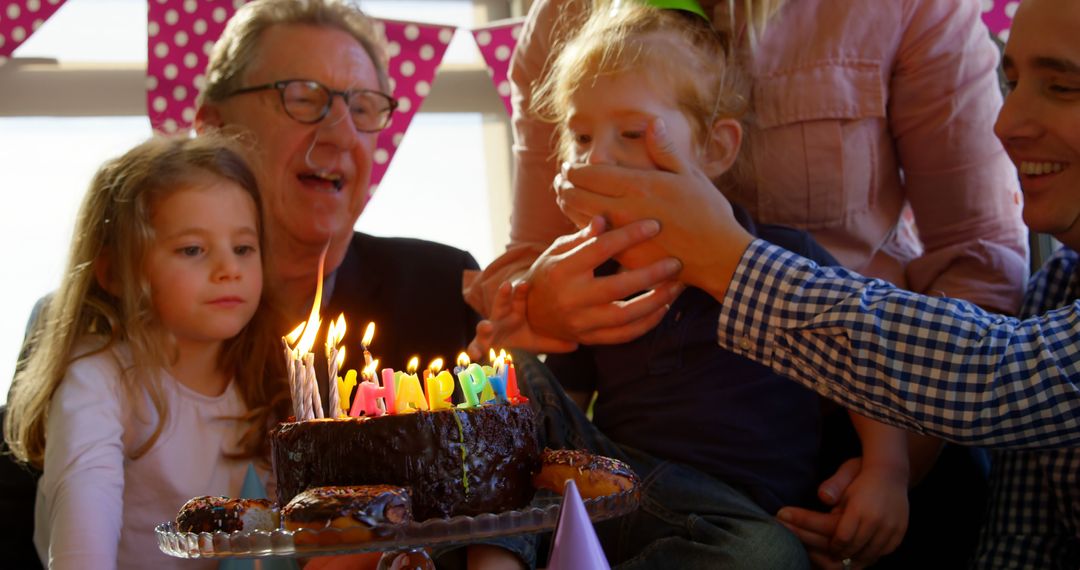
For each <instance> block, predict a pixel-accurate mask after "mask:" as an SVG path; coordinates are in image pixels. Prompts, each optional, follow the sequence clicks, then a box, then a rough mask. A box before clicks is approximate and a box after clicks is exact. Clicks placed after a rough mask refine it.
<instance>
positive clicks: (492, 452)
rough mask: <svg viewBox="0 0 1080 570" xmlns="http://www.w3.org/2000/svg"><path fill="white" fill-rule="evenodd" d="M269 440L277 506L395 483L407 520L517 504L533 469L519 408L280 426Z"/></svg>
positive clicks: (525, 419) (532, 442) (533, 451)
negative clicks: (322, 491)
mask: <svg viewBox="0 0 1080 570" xmlns="http://www.w3.org/2000/svg"><path fill="white" fill-rule="evenodd" d="M271 444H272V447H273V462H274V473H275V475H276V477H277V495H278V496H277V499H278V504H280V505H284V504H287V503H288V502H289V501H290V500H291V499H292V498H293V496H295V495H297V494H298V493H300V492H302V491H304V490H305V489H307V488H309V487H323V486H328V485H376V484H386V485H397V486H401V487H407V488H409V490H410V493H411V497H412V506H413V518H414V519H416V520H424V519H427V518H432V517H450V516H457V515H477V514H480V513H498V512H501V511H505V510H508V509H516V508H520V507H523V506H525V505H526V504H528V502H529V501H530V500H531V499H532V496H533V492H534V488H533V485H532V475H533V474H534V473H536V472H537V471H539V467H540V449H539V446H538V443H537V439H536V430H535V428H534V423H533V412H532V409H531V408H530V407H529V406H528V405H527V404H519V405H486V406H479V407H474V408H466V409H450V410H439V411H435V412H415V413H411V414H402V415H390V416H380V417H371V418H369V417H355V418H353V417H350V418H340V419H335V420H329V419H317V420H308V421H303V422H293V423H283V424H281V425H280V426H278V428H277V429H276V430H274V432H273V433H272V434H271Z"/></svg>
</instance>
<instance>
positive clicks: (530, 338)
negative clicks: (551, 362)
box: [467, 282, 577, 362]
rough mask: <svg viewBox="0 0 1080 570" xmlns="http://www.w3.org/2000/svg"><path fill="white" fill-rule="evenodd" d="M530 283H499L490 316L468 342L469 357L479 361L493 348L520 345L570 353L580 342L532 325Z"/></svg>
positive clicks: (534, 348)
mask: <svg viewBox="0 0 1080 570" xmlns="http://www.w3.org/2000/svg"><path fill="white" fill-rule="evenodd" d="M528 298H529V284H528V283H518V284H517V285H512V284H511V283H509V282H506V283H503V284H502V285H500V286H499V289H498V291H496V293H495V300H494V302H493V303H492V306H491V317H490V318H488V319H485V320H482V321H480V322H479V323H477V324H476V336H475V337H473V340H472V342H470V343H469V348H468V349H467V352H468V354H469V358H471V359H472V360H473V361H474V362H477V361H479V360H481V359H483V358H484V357H485V356H487V352H488V350H489V349H491V348H521V349H524V350H528V351H530V352H534V353H557V352H570V351H572V350H575V349H576V348H577V343H574V342H570V341H566V340H562V339H557V338H552V337H547V336H543V335H540V334H538V333H536V332H534V331H533V330H532V327H530V326H529V320H528V319H527V318H526V315H525V311H526V307H527V306H528Z"/></svg>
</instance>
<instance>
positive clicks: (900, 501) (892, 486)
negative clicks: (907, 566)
mask: <svg viewBox="0 0 1080 570" xmlns="http://www.w3.org/2000/svg"><path fill="white" fill-rule="evenodd" d="M907 491H908V473H907V472H906V470H904V469H898V468H894V467H891V466H887V465H874V464H870V463H868V462H866V461H861V465H860V467H859V473H858V475H857V476H856V477H855V480H854V481H852V483H851V485H849V486H848V487H847V489H846V490H845V491H844V492H843V495H842V496H841V497H840V503H839V505H837V507H836V509H834V512H835V513H838V514H840V520H839V522H838V523H837V526H836V534H835V535H833V538H832V541H831V543H830V549H831V550H832V551H833V553H834V556H835V557H836V558H840V559H844V558H851V559H854V560H856V561H858V564H859V566H864V565H869V564H872V563H874V562H875V561H876V560H877V559H878V558H880V557H881V556H883V555H885V554H888V553H890V552H892V551H893V550H895V549H896V547H897V546H898V545H899V544H900V541H901V540H902V539H903V538H904V533H905V532H907V524H908V499H907V496H908V495H907ZM822 499H823V500H827V497H822Z"/></svg>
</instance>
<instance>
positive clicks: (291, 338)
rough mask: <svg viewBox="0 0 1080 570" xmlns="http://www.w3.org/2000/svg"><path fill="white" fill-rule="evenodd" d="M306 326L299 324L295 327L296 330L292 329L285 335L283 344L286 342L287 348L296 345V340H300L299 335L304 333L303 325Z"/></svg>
mask: <svg viewBox="0 0 1080 570" xmlns="http://www.w3.org/2000/svg"><path fill="white" fill-rule="evenodd" d="M306 324H307V323H300V324H298V325H296V328H295V329H293V330H292V332H290V333H289V334H287V335H285V342H287V343H288V344H289V346H295V345H296V339H298V338H300V335H301V334H302V333H303V332H304V325H306Z"/></svg>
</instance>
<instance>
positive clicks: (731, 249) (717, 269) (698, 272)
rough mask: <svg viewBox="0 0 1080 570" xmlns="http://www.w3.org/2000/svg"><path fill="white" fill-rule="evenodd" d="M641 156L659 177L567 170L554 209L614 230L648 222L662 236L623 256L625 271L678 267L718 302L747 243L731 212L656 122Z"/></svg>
mask: <svg viewBox="0 0 1080 570" xmlns="http://www.w3.org/2000/svg"><path fill="white" fill-rule="evenodd" d="M645 139H646V148H647V149H648V151H649V154H650V157H651V158H652V160H653V162H654V163H655V164H656V165H657V166H658V167H659V170H638V169H631V168H625V167H620V166H613V165H609V164H591V165H589V164H573V165H569V166H567V167H566V170H565V175H564V176H563V183H562V184H561V186H560V187H559V188H558V191H557V193H558V201H559V207H560V208H562V210H563V211H564V212H568V215H570V216H571V218H573V219H580V218H581V217H582V216H584V215H589V216H601V217H604V218H605V219H607V220H608V221H610V222H611V224H612V226H613V227H615V228H621V227H623V226H624V225H626V224H629V223H631V222H634V221H637V220H644V219H654V220H657V221H659V222H660V227H661V228H662V229H661V231H660V233H659V235H657V236H656V238H655V239H653V240H651V242H650V246H651V247H646V248H639V249H636V250H630V249H629V248H628V249H627V250H626V251H625V252H623V255H622V256H621V257H620V258H619V259H620V261H622V262H624V263H625V264H626V265H627V266H628V267H634V266H637V265H640V264H642V263H646V264H648V263H651V262H654V261H655V260H656V259H657V258H659V257H662V256H664V255H671V256H674V257H676V258H678V259H679V260H680V261H681V262H682V265H683V269H682V272H681V273H680V274H679V278H680V279H681V280H682V281H684V282H687V283H690V284H693V285H696V286H698V287H700V288H702V289H704V290H706V291H708V292H709V293H711V294H712V295H713V296H714V297H717V298H723V294H724V293H725V292H726V291H727V287H728V284H729V282H730V281H731V277H732V275H733V274H734V272H735V268H736V267H737V265H738V263H739V259H740V258H741V257H742V254H743V252H744V251H745V250H746V247H747V246H748V245H749V244H750V242H751V241H752V239H753V237H752V236H751V235H750V234H749V233H747V232H746V230H744V229H743V228H742V226H740V225H739V223H738V222H737V221H736V220H735V217H734V215H733V214H732V211H731V204H729V203H728V201H727V199H726V198H724V197H723V195H722V194H721V193H720V192H719V191H718V190H717V189H716V186H715V185H713V183H712V181H710V180H709V178H708V177H707V176H706V175H705V173H704V172H702V171H701V169H700V168H698V166H697V165H696V164H695V163H694V162H692V161H691V159H690V158H689V157H683V156H680V155H679V154H678V152H677V151H676V149H675V146H674V145H673V144H672V143H671V141H670V139H669V138H668V137H667V132H666V130H665V128H664V124H663V121H661V120H660V119H653V120H652V121H650V123H649V126H648V128H647V129H646V136H645Z"/></svg>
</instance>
